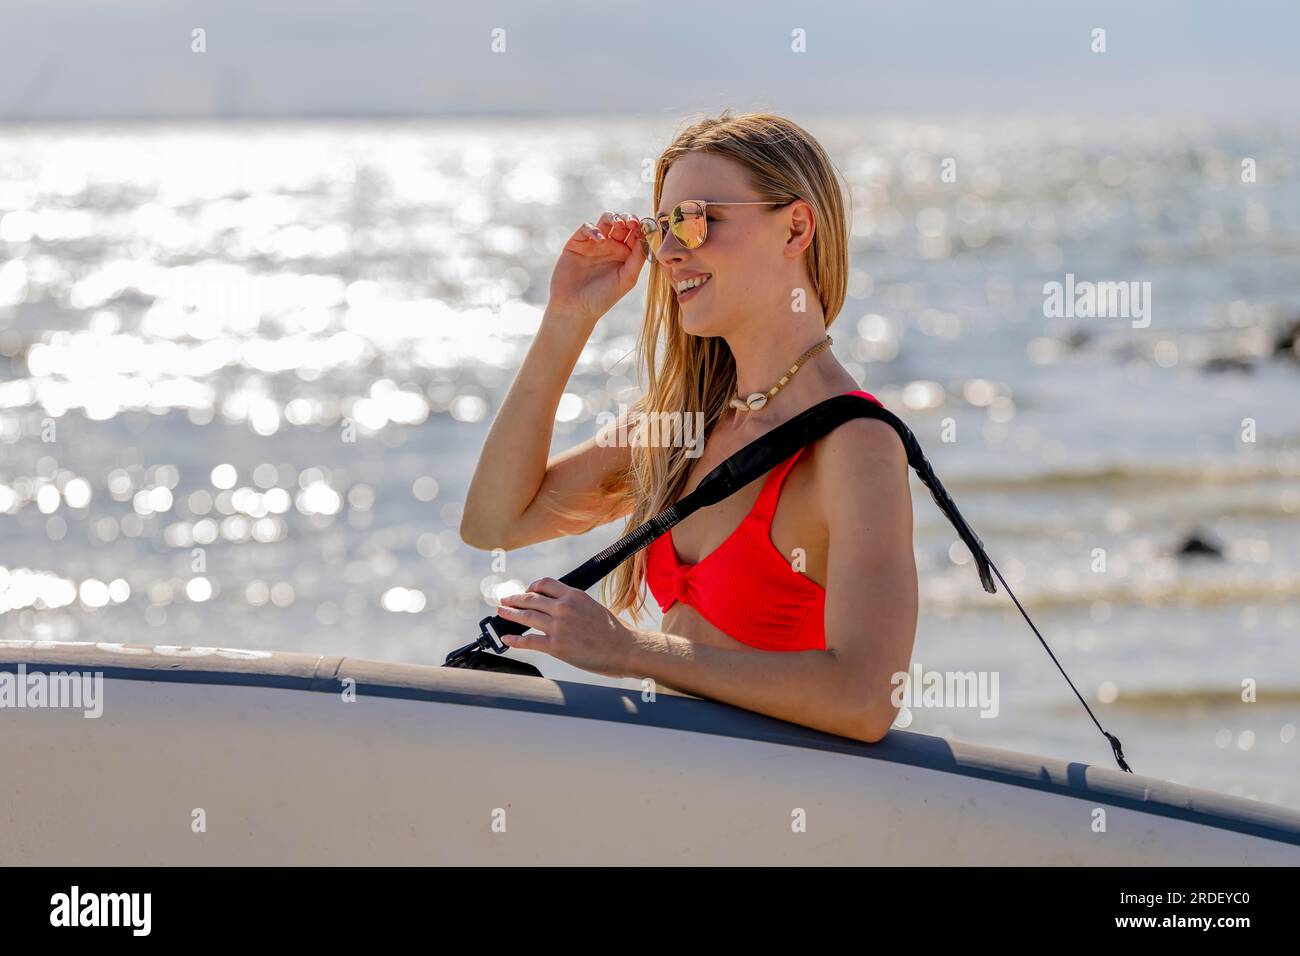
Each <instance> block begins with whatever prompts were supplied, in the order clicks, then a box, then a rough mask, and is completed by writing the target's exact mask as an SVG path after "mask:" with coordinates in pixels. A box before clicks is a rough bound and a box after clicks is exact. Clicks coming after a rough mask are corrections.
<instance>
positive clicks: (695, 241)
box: [641, 202, 708, 253]
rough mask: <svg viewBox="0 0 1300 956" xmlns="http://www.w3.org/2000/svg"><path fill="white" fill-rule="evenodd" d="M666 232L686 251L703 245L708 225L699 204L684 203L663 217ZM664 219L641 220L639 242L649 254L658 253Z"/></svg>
mask: <svg viewBox="0 0 1300 956" xmlns="http://www.w3.org/2000/svg"><path fill="white" fill-rule="evenodd" d="M665 219H666V220H667V224H668V230H669V231H671V232H672V234H673V235H674V236H675V237H676V238H677V241H678V242H680V243H681V244H682V245H683V246H685V247H686V248H687V249H698V248H699V247H700V246H701V245H703V244H704V237H705V236H706V235H707V229H708V225H707V222H706V220H705V218H704V209H703V208H702V207H701V206H700V204H699V203H693V202H685V203H682V204H681V205H679V206H676V207H674V208H673V211H672V212H671V213H670V214H669V215H668V216H667V217H665ZM664 221H665V220H664V219H660V220H658V221H655V220H654V219H650V218H646V219H642V220H641V240H642V243H643V244H644V245H645V246H646V247H647V249H648V251H649V252H651V253H654V252H658V251H659V246H660V244H661V243H662V242H663V237H664V228H663V227H664Z"/></svg>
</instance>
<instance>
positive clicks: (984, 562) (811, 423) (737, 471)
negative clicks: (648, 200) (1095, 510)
mask: <svg viewBox="0 0 1300 956" xmlns="http://www.w3.org/2000/svg"><path fill="white" fill-rule="evenodd" d="M854 418H877V419H880V420H881V421H883V422H885V423H886V424H888V425H889V426H890V427H891V428H893V429H894V431H895V432H897V433H898V437H899V438H900V439H901V440H902V442H903V448H904V449H905V450H906V452H907V462H908V464H909V465H910V466H911V467H912V469H913V470H914V471H915V472H916V474H917V477H919V478H920V479H921V482H922V483H923V484H924V485H925V486H926V488H928V489H929V490H930V496H931V497H932V498H933V499H934V502H935V504H937V505H938V506H939V510H940V511H942V512H943V513H944V516H945V517H947V519H948V520H949V521H950V522H951V523H952V526H953V527H954V528H955V529H956V530H957V534H958V535H959V536H960V537H961V539H962V541H964V542H965V543H966V546H967V547H968V548H970V552H971V555H972V557H974V559H975V566H976V569H977V570H978V572H979V576H980V583H981V584H982V585H983V586H984V590H985V591H987V592H989V593H990V594H993V593H995V592H996V591H997V585H996V584H994V582H993V575H995V574H996V575H997V578H998V580H999V581H1001V582H1002V586H1003V587H1005V588H1007V593H1008V594H1010V595H1011V599H1012V600H1013V601H1015V602H1016V607H1018V608H1020V613H1021V614H1022V615H1024V618H1025V620H1026V621H1028V622H1029V626H1030V627H1031V628H1033V631H1034V633H1035V634H1036V635H1038V640H1039V641H1040V642H1042V645H1043V647H1044V648H1045V649H1046V650H1047V653H1048V655H1049V656H1050V657H1051V658H1052V661H1053V662H1054V663H1056V666H1057V668H1058V669H1060V671H1061V674H1062V675H1063V676H1064V677H1065V679H1066V682H1067V683H1069V684H1070V688H1071V689H1072V690H1074V693H1075V696H1076V697H1078V698H1079V702H1080V703H1082V704H1083V706H1084V709H1085V710H1087V711H1088V715H1089V716H1090V717H1092V721H1093V723H1094V724H1096V725H1097V729H1098V730H1100V731H1101V732H1102V733H1103V734H1104V735H1105V736H1106V738H1107V739H1108V740H1109V741H1110V745H1111V750H1112V752H1113V753H1114V754H1115V760H1116V762H1117V763H1118V764H1119V766H1120V768H1121V769H1123V770H1128V769H1129V768H1128V765H1127V764H1126V763H1125V762H1124V754H1123V751H1122V749H1121V747H1120V742H1119V739H1118V738H1117V737H1114V736H1112V735H1111V734H1109V733H1106V730H1105V728H1103V727H1102V726H1101V724H1100V723H1099V722H1098V721H1097V718H1096V717H1095V716H1094V715H1093V713H1092V708H1090V707H1088V703H1087V701H1085V700H1084V699H1083V697H1082V696H1081V695H1080V694H1079V691H1078V689H1077V688H1075V687H1074V683H1073V681H1070V677H1069V675H1068V674H1066V673H1065V670H1064V668H1061V664H1060V662H1059V661H1057V660H1056V655H1055V654H1052V649H1051V648H1050V647H1048V646H1047V642H1046V641H1045V640H1043V636H1042V634H1039V633H1038V628H1037V627H1034V622H1033V621H1031V620H1029V615H1028V614H1026V613H1025V609H1024V608H1023V607H1021V605H1020V602H1019V601H1018V600H1016V596H1015V595H1014V594H1012V593H1011V589H1010V588H1009V587H1007V582H1006V579H1005V578H1003V577H1002V574H1001V572H999V571H998V569H997V568H996V567H995V566H994V564H993V562H992V560H991V559H990V558H989V556H988V554H987V552H986V551H985V550H984V543H983V542H982V541H980V539H979V537H978V536H977V535H976V534H975V532H974V531H973V530H971V527H970V525H969V524H967V522H966V519H965V518H963V517H962V514H961V512H960V511H958V510H957V505H956V503H955V502H954V501H953V500H952V496H951V495H949V494H948V491H947V489H946V488H944V486H943V483H942V482H941V481H939V478H938V476H937V475H935V473H934V469H933V468H932V467H931V466H930V462H929V460H928V459H927V458H926V457H925V453H924V452H922V451H921V445H920V443H919V442H918V441H917V440H916V436H915V435H913V434H912V430H911V429H910V428H908V427H907V425H906V424H904V423H903V421H902V419H900V418H899V417H898V416H897V415H895V414H894V413H893V412H891V411H889V410H888V409H886V408H884V407H883V406H881V405H879V404H878V403H876V402H874V401H872V400H871V399H869V398H866V397H864V396H861V395H837V396H835V397H834V398H828V399H826V400H825V401H824V402H819V403H818V404H816V405H814V406H813V407H812V408H809V409H807V410H806V411H803V412H800V413H799V414H798V415H796V416H795V417H794V418H792V419H790V420H789V421H788V422H785V423H783V424H781V425H778V426H777V427H776V428H774V429H772V430H771V431H770V432H768V433H767V434H766V435H763V436H762V437H761V438H756V439H755V440H754V441H752V442H750V443H749V444H748V445H746V446H745V447H744V448H742V449H740V451H738V452H736V453H735V454H734V455H732V456H731V457H730V458H728V459H727V460H726V461H724V462H723V463H722V464H720V465H718V467H717V468H714V469H713V470H712V471H711V472H709V473H708V474H707V475H705V476H704V478H703V480H702V481H700V483H699V485H698V486H697V487H696V488H695V490H694V491H692V492H691V493H690V494H688V495H686V496H685V497H683V498H682V499H681V500H679V501H678V502H676V503H675V504H673V505H670V506H669V507H667V508H665V509H664V510H663V511H661V512H659V514H657V515H655V516H654V517H653V518H651V519H650V520H649V521H646V522H645V523H644V524H641V525H638V526H637V527H636V528H633V529H632V530H631V531H629V532H628V533H627V534H625V535H623V537H621V538H619V539H618V540H617V541H615V542H614V543H613V544H611V545H610V546H609V547H608V548H606V549H605V550H604V551H601V552H600V553H599V554H597V555H595V556H593V557H592V558H590V559H588V560H587V561H585V562H584V563H583V564H581V565H579V566H578V567H576V568H574V569H573V570H572V571H570V572H569V573H568V574H566V575H564V576H563V577H562V578H560V582H561V583H562V584H567V585H569V586H570V587H574V588H578V589H579V590H582V591H585V590H587V589H588V588H590V587H592V585H594V584H596V583H597V582H599V581H600V579H601V578H603V577H604V576H605V575H607V574H609V572H610V571H612V570H614V568H616V567H618V565H620V564H621V563H623V562H624V561H625V560H627V559H628V558H630V557H631V556H632V555H634V554H636V552H638V551H640V550H641V549H642V548H644V547H646V546H647V545H649V544H650V542H652V541H654V540H655V539H656V538H658V537H659V536H660V535H662V534H665V533H666V532H667V531H668V530H669V529H670V528H672V527H673V525H675V524H677V523H678V522H680V521H683V520H685V519H686V518H687V517H689V516H690V515H691V514H692V513H694V512H695V511H698V510H699V509H700V508H705V507H708V506H709V505H713V504H717V503H718V502H719V501H721V500H722V499H724V498H726V497H727V496H728V495H731V494H733V493H735V492H736V491H739V490H740V489H741V488H743V487H745V486H746V485H748V484H749V483H750V482H751V481H754V480H755V479H757V478H761V477H762V476H763V475H765V474H767V472H769V471H771V470H772V469H773V468H775V467H776V466H777V465H779V464H780V463H781V462H783V461H785V460H786V459H787V458H789V457H790V456H791V455H793V454H794V453H795V452H797V451H798V450H799V449H800V448H803V447H805V446H807V445H811V444H812V443H813V442H815V441H817V439H819V438H821V437H822V436H824V435H827V434H829V433H830V432H831V431H833V430H834V429H836V428H838V427H839V426H840V425H842V424H844V423H845V422H847V421H849V420H850V419H854ZM526 630H528V626H527V625H525V624H520V623H519V622H517V621H507V620H506V619H505V618H503V617H498V616H496V615H493V616H491V617H485V618H483V620H481V621H479V637H478V639H477V640H475V641H474V642H473V643H470V644H466V645H465V646H464V647H459V648H457V649H456V650H454V651H452V652H451V653H450V654H448V655H447V659H446V662H445V663H444V666H446V667H469V668H483V669H491V670H507V669H508V670H511V671H513V672H515V673H519V672H520V671H519V670H517V669H516V668H515V667H511V668H502V667H499V666H496V663H495V662H494V661H493V659H492V656H491V655H488V654H484V653H483V652H484V651H486V650H493V651H495V652H496V653H497V654H504V653H505V651H506V650H507V649H508V648H507V647H506V645H504V644H501V643H499V642H498V640H497V639H498V637H499V636H500V635H502V634H522V633H523V632H524V631H526ZM517 666H519V667H531V665H524V664H518V665H517ZM533 670H536V669H535V668H533ZM537 676H541V674H540V672H539V673H538V675H537ZM1129 772H1130V773H1131V772H1132V771H1129Z"/></svg>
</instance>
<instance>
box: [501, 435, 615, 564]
mask: <svg viewBox="0 0 1300 956" xmlns="http://www.w3.org/2000/svg"><path fill="white" fill-rule="evenodd" d="M617 428H618V423H614V424H611V425H610V426H607V427H606V428H602V429H601V430H600V431H599V432H597V433H596V434H595V435H593V436H592V437H591V438H588V439H587V440H586V441H584V442H581V443H579V444H577V445H574V446H573V447H571V448H567V449H565V450H564V451H562V452H559V453H557V454H555V455H552V456H551V457H550V459H548V460H547V462H546V475H545V476H544V477H543V479H542V483H541V485H540V486H539V487H538V489H537V494H536V495H534V496H533V500H532V501H531V502H530V503H529V505H528V507H527V508H526V509H524V513H523V514H522V515H520V516H519V517H518V518H517V519H515V521H513V522H512V523H511V525H510V528H509V529H508V531H507V533H506V535H505V537H506V540H504V541H502V542H501V543H500V545H499V546H500V547H502V548H505V549H507V550H510V549H513V548H522V547H527V546H528V545H530V544H536V543H537V542H539V541H546V540H549V539H551V538H556V537H559V536H561V535H568V534H582V533H584V532H586V531H590V530H591V529H592V528H594V527H596V526H597V525H601V524H604V523H606V522H608V521H613V520H615V519H616V518H620V517H623V516H625V515H626V514H627V513H628V512H629V511H630V510H631V501H630V500H628V499H627V498H626V497H625V496H623V495H619V494H611V493H610V490H609V487H610V485H611V483H614V482H616V481H617V480H618V479H619V477H621V476H622V475H623V474H625V473H626V471H627V468H628V465H629V463H630V455H631V450H630V449H629V448H628V447H627V443H626V442H617V441H615V440H613V438H612V437H611V436H614V435H616V434H617ZM501 466H502V467H504V468H508V467H510V463H509V462H508V461H506V462H503V463H502V465H501Z"/></svg>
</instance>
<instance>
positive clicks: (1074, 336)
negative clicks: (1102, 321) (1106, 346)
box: [1064, 329, 1092, 352]
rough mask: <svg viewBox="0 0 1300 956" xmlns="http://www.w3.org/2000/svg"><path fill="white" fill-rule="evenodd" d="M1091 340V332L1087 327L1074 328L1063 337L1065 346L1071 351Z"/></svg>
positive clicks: (1075, 350)
mask: <svg viewBox="0 0 1300 956" xmlns="http://www.w3.org/2000/svg"><path fill="white" fill-rule="evenodd" d="M1091 341H1092V333H1091V332H1089V331H1088V330H1087V329H1075V330H1074V331H1073V332H1071V333H1070V334H1069V335H1067V336H1066V337H1065V339H1064V342H1065V345H1066V348H1068V349H1069V350H1070V351H1071V352H1077V351H1079V349H1081V348H1083V347H1084V346H1085V345H1087V344H1088V343H1089V342H1091Z"/></svg>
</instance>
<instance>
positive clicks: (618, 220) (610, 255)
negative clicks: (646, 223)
mask: <svg viewBox="0 0 1300 956" xmlns="http://www.w3.org/2000/svg"><path fill="white" fill-rule="evenodd" d="M645 261H646V255H645V248H644V246H643V245H642V242H641V223H640V221H639V220H638V219H637V218H636V217H635V216H632V215H630V214H627V213H611V212H606V213H605V214H604V215H602V216H601V217H600V219H598V220H597V221H596V222H595V223H594V224H593V223H590V222H584V223H583V224H582V225H581V226H579V227H578V229H577V230H576V231H575V232H574V233H573V235H572V236H570V237H569V241H568V242H566V243H565V244H564V251H563V252H561V253H560V258H559V260H558V261H557V262H556V263H555V271H554V272H552V273H551V297H550V300H549V301H548V303H547V310H548V311H552V312H558V313H561V314H565V315H571V316H573V317H575V318H577V319H581V320H585V321H588V322H590V323H591V324H592V325H593V326H594V325H595V324H596V322H597V320H599V319H600V317H601V316H602V315H604V314H605V313H606V312H608V311H609V310H610V309H612V308H613V307H614V304H615V303H616V302H618V300H619V299H621V298H623V296H625V295H627V293H628V292H630V291H631V290H632V287H633V286H635V285H636V280H637V277H638V276H639V275H640V274H641V265H642V263H644V262H645Z"/></svg>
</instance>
